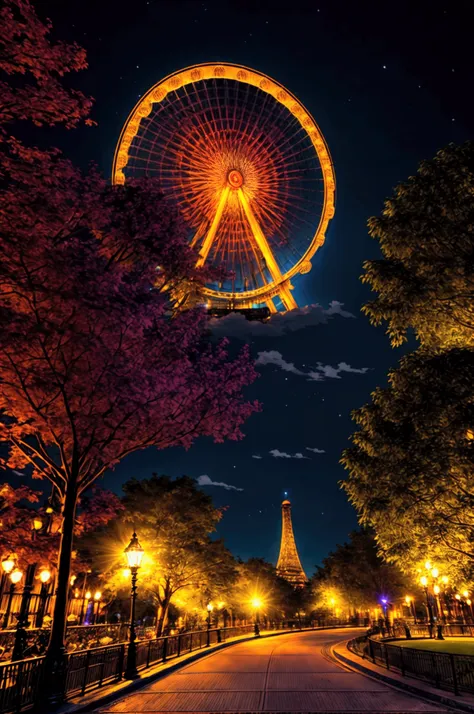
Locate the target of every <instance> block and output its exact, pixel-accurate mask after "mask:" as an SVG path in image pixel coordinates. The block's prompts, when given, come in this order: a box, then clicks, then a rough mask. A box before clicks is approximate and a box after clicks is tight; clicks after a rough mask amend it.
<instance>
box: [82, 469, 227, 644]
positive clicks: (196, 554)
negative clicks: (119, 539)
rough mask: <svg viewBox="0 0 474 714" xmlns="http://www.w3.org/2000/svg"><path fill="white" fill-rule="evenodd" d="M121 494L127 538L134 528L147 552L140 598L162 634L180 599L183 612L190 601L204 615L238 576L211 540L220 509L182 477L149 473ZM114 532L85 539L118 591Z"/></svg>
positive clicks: (120, 584)
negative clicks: (112, 546)
mask: <svg viewBox="0 0 474 714" xmlns="http://www.w3.org/2000/svg"><path fill="white" fill-rule="evenodd" d="M123 490H124V496H123V499H122V503H123V507H124V511H123V513H122V515H121V517H120V521H121V522H122V523H124V522H125V523H128V524H130V527H129V528H128V529H127V534H128V537H130V533H131V531H132V528H134V529H136V531H137V533H138V536H139V540H140V542H141V544H142V545H143V547H144V549H145V557H144V561H143V564H142V567H141V569H140V595H141V597H142V598H143V597H145V598H148V599H149V600H150V601H151V602H152V603H153V604H154V605H155V608H156V610H157V611H158V614H159V617H158V628H157V630H158V633H159V634H161V632H162V630H163V628H164V627H165V626H166V622H167V617H168V610H169V606H170V603H171V602H172V601H177V600H178V599H179V602H180V604H181V606H184V609H185V610H186V603H187V602H188V601H190V602H189V603H188V605H190V606H191V609H192V607H197V606H199V607H200V609H201V611H202V612H205V607H206V604H207V603H208V602H209V601H210V600H212V599H213V597H214V596H216V597H218V598H219V599H222V597H223V593H224V592H227V590H228V588H229V586H230V583H231V582H232V581H233V580H234V579H235V577H236V570H235V564H234V560H233V557H232V555H231V554H230V552H229V551H228V550H227V549H226V548H225V546H224V544H223V543H222V541H221V540H213V539H212V538H211V537H210V534H212V533H213V532H214V531H215V529H216V526H217V523H218V522H219V520H220V519H221V517H222V510H221V509H218V508H216V507H215V506H214V505H213V503H212V499H211V498H210V496H208V495H207V494H205V493H203V492H202V491H200V490H199V489H198V488H197V486H196V482H195V481H194V480H193V479H190V478H188V477H186V476H182V477H181V478H177V479H174V480H172V479H170V478H169V477H167V476H157V475H156V474H153V476H152V477H151V478H149V479H144V480H141V481H138V480H137V479H131V480H130V481H127V483H125V484H124V485H123ZM116 531H117V524H116V523H115V524H114V523H111V524H110V526H109V527H108V528H105V529H102V530H101V532H99V533H94V534H91V537H89V538H86V539H85V541H84V546H85V547H87V548H88V549H89V551H90V553H91V556H92V557H93V558H94V559H95V560H96V562H99V563H102V564H103V566H104V571H105V572H104V576H105V579H106V581H108V584H109V587H111V588H112V589H113V590H115V591H116V592H119V591H120V590H123V589H124V587H126V584H125V582H124V580H123V577H122V571H123V567H124V560H123V552H122V553H118V554H117V556H118V558H116V559H115V562H113V564H111V563H110V542H111V539H112V538H113V535H112V534H113V533H114V532H116ZM84 546H83V547H84ZM121 550H122V547H121ZM178 594H179V597H178Z"/></svg>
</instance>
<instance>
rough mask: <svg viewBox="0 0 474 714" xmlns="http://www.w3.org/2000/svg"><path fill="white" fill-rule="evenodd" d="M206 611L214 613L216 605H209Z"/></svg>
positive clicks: (209, 603) (210, 603)
mask: <svg viewBox="0 0 474 714" xmlns="http://www.w3.org/2000/svg"><path fill="white" fill-rule="evenodd" d="M206 609H207V611H208V612H212V611H213V610H214V605H213V604H212V602H208V603H207V605H206Z"/></svg>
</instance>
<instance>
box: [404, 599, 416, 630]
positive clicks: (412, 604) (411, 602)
mask: <svg viewBox="0 0 474 714" xmlns="http://www.w3.org/2000/svg"><path fill="white" fill-rule="evenodd" d="M405 603H406V606H407V607H408V609H409V610H411V613H412V615H413V624H414V625H416V609H415V601H414V600H413V598H412V597H411V595H405Z"/></svg>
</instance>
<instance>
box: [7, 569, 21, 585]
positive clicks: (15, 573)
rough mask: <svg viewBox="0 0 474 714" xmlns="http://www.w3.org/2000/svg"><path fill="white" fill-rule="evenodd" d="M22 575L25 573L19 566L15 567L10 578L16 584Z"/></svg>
mask: <svg viewBox="0 0 474 714" xmlns="http://www.w3.org/2000/svg"><path fill="white" fill-rule="evenodd" d="M22 577H23V573H22V572H21V570H18V568H15V570H14V571H13V572H12V573H10V580H11V581H12V583H13V584H14V585H16V583H19V582H20V580H21V579H22Z"/></svg>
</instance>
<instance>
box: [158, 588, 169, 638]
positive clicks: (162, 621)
mask: <svg viewBox="0 0 474 714" xmlns="http://www.w3.org/2000/svg"><path fill="white" fill-rule="evenodd" d="M170 600H171V598H170V596H169V595H167V596H166V597H164V598H163V600H162V602H161V605H160V615H159V617H158V625H157V628H156V636H157V637H162V636H163V632H164V629H165V627H166V623H167V622H168V610H169V607H170Z"/></svg>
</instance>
